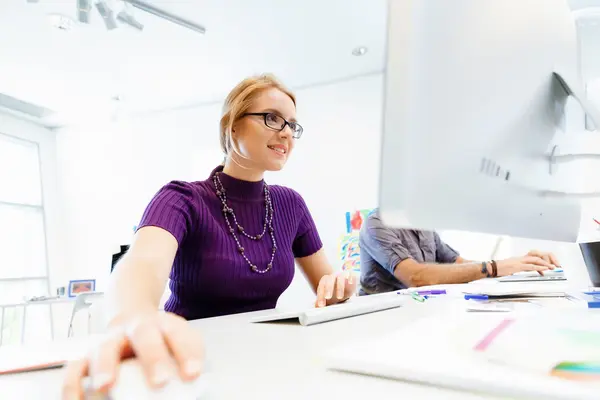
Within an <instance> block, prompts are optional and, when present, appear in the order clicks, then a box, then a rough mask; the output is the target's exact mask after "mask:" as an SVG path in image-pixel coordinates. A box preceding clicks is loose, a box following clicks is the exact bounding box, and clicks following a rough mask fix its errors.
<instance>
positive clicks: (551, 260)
mask: <svg viewBox="0 0 600 400" xmlns="http://www.w3.org/2000/svg"><path fill="white" fill-rule="evenodd" d="M527 255H528V256H533V257H539V258H541V259H542V260H544V261H546V262H547V263H548V264H550V265H551V267H552V268H554V267H558V266H559V263H558V259H557V258H556V256H555V255H554V254H552V253H546V252H543V251H538V250H531V251H530V252H529V253H527Z"/></svg>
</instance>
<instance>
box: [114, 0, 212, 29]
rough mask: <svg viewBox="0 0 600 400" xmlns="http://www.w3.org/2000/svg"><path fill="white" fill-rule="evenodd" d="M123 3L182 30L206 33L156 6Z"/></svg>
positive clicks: (136, 0) (141, 0) (135, 0)
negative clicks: (182, 28)
mask: <svg viewBox="0 0 600 400" xmlns="http://www.w3.org/2000/svg"><path fill="white" fill-rule="evenodd" d="M123 2H124V3H129V4H131V5H132V6H134V7H135V8H138V9H140V10H142V11H145V12H147V13H149V14H153V15H156V16H157V17H159V18H162V19H165V20H167V21H170V22H172V23H174V24H177V25H180V26H183V27H184V28H188V29H191V30H193V31H196V32H199V33H202V34H204V33H206V29H205V28H204V27H203V26H201V25H198V24H196V23H195V22H192V21H190V20H188V19H185V18H182V17H179V16H177V15H174V14H171V13H169V12H167V11H165V10H163V9H160V8H158V7H156V6H153V5H152V4H149V3H147V2H146V1H144V0H123Z"/></svg>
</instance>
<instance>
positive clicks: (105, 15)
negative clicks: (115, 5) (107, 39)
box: [96, 0, 117, 31]
mask: <svg viewBox="0 0 600 400" xmlns="http://www.w3.org/2000/svg"><path fill="white" fill-rule="evenodd" d="M96 9H97V10H98V13H99V14H100V16H101V17H102V19H103V20H104V24H105V25H106V29H108V30H109V31H110V30H113V29H115V28H116V27H117V21H115V16H114V13H113V10H111V8H110V7H109V6H108V4H106V1H104V0H100V1H99V2H97V3H96Z"/></svg>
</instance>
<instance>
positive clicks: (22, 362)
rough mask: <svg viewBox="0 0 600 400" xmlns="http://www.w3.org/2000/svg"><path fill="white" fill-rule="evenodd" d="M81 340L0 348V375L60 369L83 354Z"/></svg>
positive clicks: (83, 348) (83, 349) (83, 345)
mask: <svg viewBox="0 0 600 400" xmlns="http://www.w3.org/2000/svg"><path fill="white" fill-rule="evenodd" d="M86 346H87V343H86V342H85V341H82V340H77V339H73V340H66V341H55V342H52V343H50V344H48V343H40V344H35V345H26V346H24V345H8V346H2V347H0V375H5V374H16V373H21V372H30V371H39V370H44V369H51V368H61V367H62V366H63V365H64V364H65V363H66V362H67V361H68V360H72V359H74V358H76V357H77V356H79V355H81V354H83V352H84V351H85V349H86Z"/></svg>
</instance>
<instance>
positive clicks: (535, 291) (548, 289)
mask: <svg viewBox="0 0 600 400" xmlns="http://www.w3.org/2000/svg"><path fill="white" fill-rule="evenodd" d="M566 290H567V287H566V286H565V285H563V284H560V283H550V284H549V283H503V284H496V285H468V286H466V287H465V289H464V290H463V292H464V293H465V294H466V295H472V296H474V295H481V296H487V297H489V298H493V297H496V298H501V297H564V296H565V292H566Z"/></svg>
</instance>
